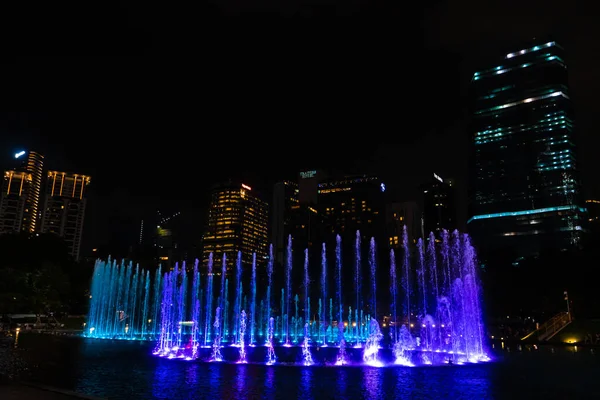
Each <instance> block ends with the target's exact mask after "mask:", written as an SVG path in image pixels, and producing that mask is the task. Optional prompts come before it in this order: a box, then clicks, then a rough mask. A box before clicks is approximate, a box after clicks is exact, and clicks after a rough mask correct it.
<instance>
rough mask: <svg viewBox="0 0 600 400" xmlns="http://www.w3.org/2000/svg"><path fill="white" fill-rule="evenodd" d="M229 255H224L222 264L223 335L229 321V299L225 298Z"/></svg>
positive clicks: (220, 301) (221, 304)
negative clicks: (227, 307) (226, 322)
mask: <svg viewBox="0 0 600 400" xmlns="http://www.w3.org/2000/svg"><path fill="white" fill-rule="evenodd" d="M226 282H227V255H226V254H225V253H223V259H222V263H221V290H220V292H219V293H220V296H219V307H220V308H221V314H222V315H221V334H222V336H224V335H225V321H226V320H227V311H226V310H227V309H226V306H227V297H225V291H226V288H227V286H226V285H225V283H226Z"/></svg>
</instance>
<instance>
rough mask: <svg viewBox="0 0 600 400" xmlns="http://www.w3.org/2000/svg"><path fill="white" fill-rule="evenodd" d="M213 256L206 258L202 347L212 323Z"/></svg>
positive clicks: (206, 342)
mask: <svg viewBox="0 0 600 400" xmlns="http://www.w3.org/2000/svg"><path fill="white" fill-rule="evenodd" d="M212 269H213V254H212V253H210V254H209V256H208V279H207V281H206V321H205V324H204V346H205V347H206V346H208V338H209V335H210V323H211V321H212V315H211V310H212V298H213V272H212Z"/></svg>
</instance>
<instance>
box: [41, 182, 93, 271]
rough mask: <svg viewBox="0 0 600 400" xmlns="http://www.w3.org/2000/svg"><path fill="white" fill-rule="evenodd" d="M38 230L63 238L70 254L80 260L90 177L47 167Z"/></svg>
mask: <svg viewBox="0 0 600 400" xmlns="http://www.w3.org/2000/svg"><path fill="white" fill-rule="evenodd" d="M46 182H47V183H46V194H45V196H44V204H43V214H42V223H41V228H40V231H41V232H43V233H53V234H56V235H58V236H60V237H61V238H63V240H64V241H65V243H66V245H67V249H68V251H69V254H71V256H72V257H73V258H74V259H75V260H79V258H80V254H81V239H82V236H83V223H84V219H85V208H86V203H87V199H86V197H87V186H88V185H89V184H90V177H89V176H86V175H79V174H70V173H67V172H61V171H48V178H47V181H46Z"/></svg>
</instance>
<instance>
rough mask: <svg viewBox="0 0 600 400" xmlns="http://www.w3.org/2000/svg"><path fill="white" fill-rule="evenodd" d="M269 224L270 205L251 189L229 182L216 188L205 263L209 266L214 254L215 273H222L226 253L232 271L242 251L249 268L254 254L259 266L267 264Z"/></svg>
mask: <svg viewBox="0 0 600 400" xmlns="http://www.w3.org/2000/svg"><path fill="white" fill-rule="evenodd" d="M267 221H268V204H267V203H266V202H264V201H263V200H262V199H261V198H260V197H259V196H258V194H257V193H255V192H254V191H253V190H252V188H251V187H250V186H248V185H245V184H235V183H228V184H224V185H219V186H216V187H214V188H213V190H212V194H211V202H210V208H209V212H208V222H207V227H206V231H205V234H204V236H203V250H202V259H203V264H204V265H205V266H206V265H207V264H208V258H209V254H210V253H213V257H214V260H215V272H219V273H220V265H221V264H220V262H221V261H220V260H221V259H222V257H223V253H225V254H226V255H227V269H228V270H230V269H231V268H232V267H233V265H235V258H236V257H237V252H238V251H241V252H242V261H243V262H244V263H245V264H246V265H249V264H251V263H252V254H253V253H256V260H257V263H260V264H264V263H265V261H266V259H267V242H268V238H267ZM217 260H218V261H217ZM217 265H219V267H217Z"/></svg>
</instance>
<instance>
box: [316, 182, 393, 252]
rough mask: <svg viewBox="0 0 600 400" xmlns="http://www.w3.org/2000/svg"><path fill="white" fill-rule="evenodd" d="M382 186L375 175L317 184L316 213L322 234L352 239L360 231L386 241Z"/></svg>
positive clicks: (380, 240)
mask: <svg viewBox="0 0 600 400" xmlns="http://www.w3.org/2000/svg"><path fill="white" fill-rule="evenodd" d="M385 189H386V187H385V184H384V183H383V182H382V181H381V179H379V178H378V177H376V176H372V175H358V176H347V177H343V178H340V179H336V178H333V179H327V180H325V181H323V182H320V183H319V192H318V193H319V197H318V210H319V211H320V213H321V214H322V215H323V218H324V223H325V226H324V229H325V234H326V235H330V236H332V237H333V235H336V234H340V235H342V237H344V236H346V237H347V238H348V239H352V238H353V237H354V236H355V235H356V231H357V230H359V231H360V232H361V235H362V236H363V237H364V238H366V239H370V238H371V237H375V238H376V239H379V243H384V241H385V239H386V238H385V237H384V235H385V222H386V221H385V200H384V195H385Z"/></svg>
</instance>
